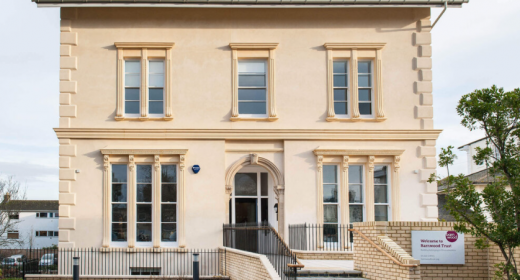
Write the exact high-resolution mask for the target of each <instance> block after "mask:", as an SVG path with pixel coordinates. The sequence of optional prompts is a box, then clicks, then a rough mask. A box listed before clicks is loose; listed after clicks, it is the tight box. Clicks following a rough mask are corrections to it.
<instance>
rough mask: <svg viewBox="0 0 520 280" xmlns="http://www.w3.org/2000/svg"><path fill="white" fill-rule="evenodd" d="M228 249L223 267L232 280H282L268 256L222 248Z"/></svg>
mask: <svg viewBox="0 0 520 280" xmlns="http://www.w3.org/2000/svg"><path fill="white" fill-rule="evenodd" d="M220 250H226V254H225V257H223V258H225V259H224V261H223V262H221V263H222V268H221V269H224V268H225V271H223V272H222V274H225V275H227V276H229V277H230V278H231V280H245V279H255V280H280V276H278V273H277V272H276V270H275V269H274V267H273V266H272V265H271V263H270V262H269V260H268V259H267V257H266V256H264V255H260V254H255V253H250V252H245V251H241V250H236V249H231V248H221V249H220Z"/></svg>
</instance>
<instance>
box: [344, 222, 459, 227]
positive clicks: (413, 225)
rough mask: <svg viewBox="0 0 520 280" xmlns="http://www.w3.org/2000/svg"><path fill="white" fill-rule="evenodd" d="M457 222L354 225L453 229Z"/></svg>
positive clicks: (364, 223) (363, 225) (357, 225)
mask: <svg viewBox="0 0 520 280" xmlns="http://www.w3.org/2000/svg"><path fill="white" fill-rule="evenodd" d="M455 224H456V223H455V222H405V221H391V222H374V221H372V222H361V223H353V225H354V227H372V226H390V227H392V226H399V227H406V226H408V227H453V226H454V225H455Z"/></svg>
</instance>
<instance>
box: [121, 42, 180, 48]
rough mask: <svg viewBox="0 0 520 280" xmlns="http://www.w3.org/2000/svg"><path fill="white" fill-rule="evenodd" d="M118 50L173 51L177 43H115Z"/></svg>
mask: <svg viewBox="0 0 520 280" xmlns="http://www.w3.org/2000/svg"><path fill="white" fill-rule="evenodd" d="M114 45H115V46H116V48H118V49H141V48H150V49H171V48H173V46H175V43H171V42H116V43H114Z"/></svg>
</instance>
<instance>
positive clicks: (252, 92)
mask: <svg viewBox="0 0 520 280" xmlns="http://www.w3.org/2000/svg"><path fill="white" fill-rule="evenodd" d="M238 100H260V101H265V100H266V98H265V89H239V90H238Z"/></svg>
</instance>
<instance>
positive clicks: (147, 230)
mask: <svg viewBox="0 0 520 280" xmlns="http://www.w3.org/2000/svg"><path fill="white" fill-rule="evenodd" d="M137 241H138V242H150V241H152V224H137Z"/></svg>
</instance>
